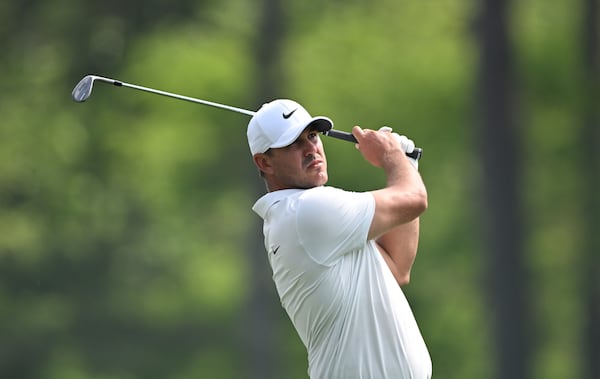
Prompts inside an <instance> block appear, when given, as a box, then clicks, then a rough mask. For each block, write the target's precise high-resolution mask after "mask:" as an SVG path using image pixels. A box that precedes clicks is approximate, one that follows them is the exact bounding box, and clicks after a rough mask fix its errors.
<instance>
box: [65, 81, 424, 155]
mask: <svg viewBox="0 0 600 379" xmlns="http://www.w3.org/2000/svg"><path fill="white" fill-rule="evenodd" d="M95 81H99V82H101V83H108V84H112V85H115V86H117V87H128V88H132V89H136V90H138V91H144V92H150V93H154V94H157V95H162V96H167V97H172V98H175V99H179V100H185V101H189V102H192V103H197V104H203V105H208V106H211V107H215V108H221V109H225V110H228V111H233V112H237V113H242V114H245V115H248V116H254V114H255V113H256V112H253V111H249V110H246V109H242V108H237V107H232V106H230V105H225V104H220V103H215V102H212V101H208V100H201V99H196V98H193V97H188V96H183V95H178V94H176V93H171V92H166V91H161V90H157V89H153V88H148V87H142V86H138V85H136V84H129V83H125V82H122V81H119V80H115V79H110V78H105V77H102V76H97V75H86V76H85V77H84V78H83V79H81V80H80V81H79V83H77V85H76V86H75V88H73V91H72V92H71V95H72V96H73V100H75V101H77V102H84V101H86V100H87V99H88V98H89V97H90V96H91V95H92V89H93V87H94V82H95ZM323 134H324V135H326V136H329V137H333V138H337V139H341V140H344V141H349V142H354V143H357V142H358V141H356V138H354V136H353V135H352V133H348V132H342V131H340V130H334V129H330V130H328V131H325V132H323ZM422 153H423V150H422V149H421V148H418V147H415V149H414V150H413V151H412V152H411V153H407V154H406V155H407V156H409V157H411V158H414V159H416V160H419V159H421V155H422Z"/></svg>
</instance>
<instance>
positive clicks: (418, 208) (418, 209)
mask: <svg viewBox="0 0 600 379" xmlns="http://www.w3.org/2000/svg"><path fill="white" fill-rule="evenodd" d="M428 206H429V204H428V201H427V192H425V191H424V190H423V191H421V192H418V193H416V194H415V195H414V197H413V201H412V210H413V214H414V218H417V217H419V216H420V215H421V214H423V213H424V212H425V211H426V210H427V207H428Z"/></svg>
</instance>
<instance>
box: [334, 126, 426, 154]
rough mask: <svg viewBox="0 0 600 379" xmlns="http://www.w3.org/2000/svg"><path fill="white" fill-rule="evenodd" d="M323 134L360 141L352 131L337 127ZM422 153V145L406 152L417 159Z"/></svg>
mask: <svg viewBox="0 0 600 379" xmlns="http://www.w3.org/2000/svg"><path fill="white" fill-rule="evenodd" d="M323 134H325V135H326V136H329V137H333V138H337V139H341V140H344V141H348V142H354V143H358V141H357V140H356V138H355V137H354V135H352V133H348V132H342V131H340V130H335V129H330V130H329V131H327V132H325V133H323ZM422 155H423V149H421V148H420V147H415V149H414V150H413V151H412V152H410V153H406V156H407V157H410V158H413V159H416V160H419V159H421V156H422Z"/></svg>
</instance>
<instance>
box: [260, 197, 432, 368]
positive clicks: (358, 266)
mask: <svg viewBox="0 0 600 379" xmlns="http://www.w3.org/2000/svg"><path fill="white" fill-rule="evenodd" d="M253 210H254V211H255V212H256V213H258V214H259V215H260V216H261V217H262V218H263V219H264V227H263V232H264V235H265V247H266V249H267V253H268V258H269V262H270V264H271V268H272V269H273V280H274V282H275V286H276V287H277V292H278V294H279V297H280V299H281V304H282V305H283V308H284V309H285V310H286V312H287V314H288V315H289V317H290V319H291V321H292V323H293V324H294V327H295V328H296V331H297V332H298V335H299V336H300V338H301V340H302V342H303V343H304V345H305V346H306V348H307V351H308V365H309V367H308V373H309V375H310V377H311V378H313V379H317V378H319V379H321V378H322V379H335V378H340V379H352V378H361V379H385V378H394V379H403V378H407V379H408V378H411V379H427V378H430V377H431V360H430V357H429V352H428V351H427V347H426V346H425V342H424V341H423V338H422V336H421V333H420V331H419V328H418V326H417V323H416V321H415V318H414V316H413V314H412V311H411V309H410V306H409V304H408V302H407V300H406V298H405V296H404V294H403V292H402V290H401V289H400V286H399V285H398V283H397V282H396V280H395V278H394V276H393V275H392V273H391V271H390V269H389V267H388V266H387V264H386V263H385V261H384V259H383V257H382V256H381V253H380V252H379V251H378V250H377V247H376V244H375V242H374V241H367V235H368V231H369V228H370V224H371V221H372V219H373V215H374V212H375V200H374V198H373V196H372V194H371V193H369V192H363V193H356V192H347V191H343V190H339V189H335V188H332V187H317V188H312V189H309V190H298V189H290V190H281V191H275V192H271V193H268V194H266V195H265V196H263V197H262V198H260V199H259V200H258V201H257V202H256V204H255V205H254V207H253Z"/></svg>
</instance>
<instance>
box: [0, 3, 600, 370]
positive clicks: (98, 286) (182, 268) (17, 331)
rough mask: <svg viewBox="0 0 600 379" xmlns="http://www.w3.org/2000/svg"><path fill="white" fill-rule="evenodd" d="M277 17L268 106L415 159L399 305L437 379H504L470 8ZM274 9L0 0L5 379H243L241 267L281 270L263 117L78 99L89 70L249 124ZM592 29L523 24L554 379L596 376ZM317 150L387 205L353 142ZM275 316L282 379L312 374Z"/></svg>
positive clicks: (567, 7)
mask: <svg viewBox="0 0 600 379" xmlns="http://www.w3.org/2000/svg"><path fill="white" fill-rule="evenodd" d="M282 2H283V5H284V10H285V12H286V14H287V17H288V22H287V23H286V25H285V27H286V28H287V29H288V38H287V40H286V42H285V45H284V50H283V56H282V67H283V69H282V72H283V74H284V77H283V78H282V83H281V87H280V88H281V91H282V93H278V94H276V96H277V97H287V98H292V99H295V100H297V101H299V102H300V103H302V104H303V105H305V106H306V108H307V109H308V110H309V111H310V112H311V113H312V114H314V115H317V114H319V115H328V116H330V117H331V118H332V119H333V120H334V122H335V124H336V128H338V129H341V130H346V131H348V130H350V129H351V127H352V126H353V125H355V124H359V125H361V126H363V127H367V128H378V127H380V126H382V125H390V126H392V127H394V128H395V129H396V130H398V131H400V132H402V133H405V134H407V135H409V136H410V137H411V138H412V139H414V140H415V141H416V142H417V144H418V145H419V146H422V147H423V148H424V151H425V153H424V158H423V160H422V162H421V172H422V175H423V177H424V179H425V182H426V184H427V186H428V190H429V199H430V200H429V204H430V208H429V210H428V211H427V213H426V214H425V215H424V216H423V218H422V232H421V235H422V238H421V245H420V253H419V256H418V258H417V261H416V264H415V266H414V269H413V275H412V282H411V285H410V286H409V287H407V288H406V292H407V294H408V297H409V300H410V301H411V303H412V304H413V309H414V312H415V314H416V317H417V319H418V321H419V324H420V326H421V330H422V333H423V335H424V337H425V340H426V341H427V343H428V345H429V348H430V352H431V355H432V359H433V365H434V377H437V378H446V379H452V378H486V377H490V376H491V370H492V368H491V367H492V362H493V359H494V353H493V351H492V348H491V346H492V343H491V341H490V338H491V337H490V331H489V316H490V314H491V312H493V310H491V309H488V308H487V307H486V304H487V303H486V301H485V298H484V291H483V289H482V287H483V282H484V279H485V277H484V276H485V272H484V268H483V259H484V254H485V252H484V251H482V246H481V240H480V236H479V232H480V227H479V221H478V220H477V212H476V210H477V206H478V205H477V204H478V203H477V197H478V196H479V195H478V191H479V185H480V184H479V181H480V179H481V167H480V165H479V163H478V156H477V146H476V145H477V139H476V138H475V135H476V133H475V132H476V131H475V126H474V122H473V114H474V113H475V110H474V109H473V104H474V102H473V100H474V99H473V96H474V95H473V93H474V81H475V77H474V72H475V71H476V64H477V62H476V51H475V48H476V47H475V44H474V35H473V25H472V22H473V18H474V11H475V10H474V7H473V4H472V3H471V2H467V1H455V0H439V1H435V2H434V1H422V2H407V1H393V0H378V1H370V2H366V1H347V2H341V1H331V2H327V3H326V4H321V3H319V2H310V1H309V2H302V1H294V0H288V1H282ZM259 12H260V8H259V7H258V6H257V4H255V3H253V2H251V1H244V0H224V1H221V2H216V1H215V2H209V1H185V2H176V3H172V4H171V3H169V2H165V1H158V0H155V1H146V2H129V3H120V2H116V1H108V2H85V1H82V0H47V1H28V2H23V1H17V0H8V1H4V2H2V4H1V5H0V43H1V45H2V51H3V53H2V56H1V57H0V67H1V69H2V72H3V75H2V80H1V81H0V89H1V91H0V115H1V120H2V121H1V122H0V377H2V378H39V379H59V378H60V379H71V378H73V379H75V378H77V379H100V378H102V379H104V378H106V379H108V378H111V379H130V378H145V379H152V378H174V379H188V378H244V377H251V375H250V374H249V373H248V372H246V371H245V370H246V367H247V366H246V365H245V363H244V357H245V356H246V355H247V352H246V351H245V350H244V346H246V344H245V343H244V340H245V338H248V337H247V336H248V334H247V333H248V330H247V329H248V325H247V319H246V317H245V312H246V311H247V309H248V307H251V306H252V304H248V299H249V288H250V287H251V282H252V281H253V280H256V278H254V277H253V276H252V274H251V272H250V271H249V268H248V267H249V265H248V261H249V260H251V259H260V260H261V262H262V263H263V264H265V265H266V264H267V261H266V259H264V258H263V257H262V256H260V257H254V256H251V255H250V253H252V251H251V250H250V249H248V244H249V242H248V241H249V238H255V239H260V238H261V236H260V235H255V236H250V235H249V234H250V231H251V230H252V229H251V228H250V225H256V223H257V222H258V220H257V219H256V216H255V215H254V214H252V212H251V210H250V208H251V206H252V204H253V202H254V200H255V199H256V198H257V197H258V196H260V195H261V193H256V190H255V188H256V187H257V186H256V182H258V181H259V179H258V177H257V175H256V173H255V170H254V168H253V167H252V164H251V161H250V154H249V152H248V149H247V146H246V140H245V126H246V124H247V121H248V119H247V118H246V116H244V115H239V114H234V113H230V112H224V111H222V110H218V109H214V108H209V107H204V106H198V105H193V104H191V103H184V102H179V101H176V100H172V99H167V98H161V97H158V96H154V95H150V94H144V93H139V92H135V91H132V90H128V89H120V88H113V87H109V86H106V85H104V84H97V85H96V88H95V89H94V94H93V96H92V97H91V98H90V99H89V100H88V102H87V103H85V104H77V103H74V102H72V101H71V99H70V91H71V89H72V87H73V86H74V85H75V84H76V83H77V81H78V80H79V79H80V78H82V77H83V76H84V75H85V74H98V75H105V76H108V77H114V78H116V79H120V80H123V81H127V82H131V83H137V84H140V85H144V86H149V87H154V88H160V89H164V90H167V91H173V92H177V93H181V94H184V95H189V96H194V97H199V98H204V99H208V100H212V101H217V102H221V103H225V104H231V105H234V106H239V107H242V108H248V109H257V108H258V107H259V106H260V102H266V101H269V100H271V99H259V101H260V102H259V103H257V102H256V99H255V97H254V96H253V93H252V91H253V88H255V86H256V84H257V83H258V82H259V81H261V78H258V77H253V73H254V72H255V70H254V65H255V64H256V63H255V61H254V58H253V53H254V51H253V50H254V49H255V46H256V45H255V39H256V38H257V35H256V24H257V19H258V18H259V17H260V14H259ZM579 14H581V12H580V10H579V5H578V4H577V3H574V2H570V1H567V0H556V1H552V2H547V1H542V0H527V1H521V2H518V3H515V6H514V7H513V12H512V18H511V21H512V29H511V31H512V38H513V41H514V47H515V56H516V59H517V62H516V63H517V71H518V78H519V90H520V93H519V101H520V107H521V109H522V110H523V112H522V114H521V120H520V123H521V125H523V130H522V133H521V143H522V145H523V147H526V148H525V149H524V156H523V157H522V163H523V170H524V172H525V173H526V175H525V179H524V186H523V188H522V197H523V198H524V200H525V214H524V215H523V216H524V217H525V219H526V228H527V230H526V243H527V246H526V251H527V262H528V264H529V265H530V267H529V269H530V270H531V272H532V277H531V284H532V286H533V291H532V293H533V298H532V299H531V302H532V303H533V308H534V310H535V322H536V324H535V335H536V337H537V340H536V344H535V346H536V349H535V352H534V357H535V362H533V365H534V368H535V370H534V371H535V378H539V379H541V378H544V379H553V378H556V379H558V378H567V377H568V378H575V377H578V376H579V375H580V373H581V369H580V367H581V365H582V362H581V358H580V350H581V346H580V339H581V335H580V333H581V332H582V329H581V320H582V318H583V316H584V315H583V314H582V312H583V309H584V307H583V303H584V301H585V299H583V298H582V297H581V296H580V295H579V292H578V285H579V282H578V268H580V267H581V262H580V259H581V257H582V255H581V254H580V253H579V250H578V248H579V247H580V244H579V240H580V238H581V235H580V232H579V231H580V229H581V228H582V225H581V218H580V215H579V213H578V212H579V211H580V208H581V207H582V205H581V203H579V202H578V193H579V191H580V186H581V185H582V184H581V183H582V177H584V176H585V175H598V173H589V172H581V171H580V170H578V169H577V166H576V162H577V158H578V156H577V154H576V150H577V149H575V147H576V143H577V139H578V129H579V128H580V127H581V125H580V114H579V112H580V108H581V96H583V95H582V94H583V91H582V88H583V85H584V83H583V82H582V78H581V76H580V75H579V74H578V73H579V72H580V65H581V62H580V61H579V59H578V57H580V56H581V52H580V46H579V45H578V43H579V40H580V38H581V37H580V36H579V34H578V33H580V30H579V29H578V25H579V23H580V22H581V20H580V19H579V17H578V15H579ZM324 143H325V146H326V149H327V154H328V159H329V167H330V184H331V185H336V186H341V187H344V188H347V189H353V190H369V189H374V188H377V187H379V186H381V185H383V183H384V178H383V176H382V173H381V172H380V171H378V170H376V169H373V168H372V167H369V166H368V164H366V163H365V162H364V161H363V160H362V159H361V158H360V155H359V154H358V153H357V152H356V150H355V149H354V148H353V147H352V146H351V145H349V144H347V143H345V142H341V141H337V140H327V141H325V142H324ZM252 181H254V182H252ZM266 279H268V278H266ZM507 280H510V278H507ZM269 295H273V294H269ZM271 306H273V307H277V306H278V305H277V300H276V299H275V298H273V299H272V303H271ZM276 312H277V315H278V320H277V323H275V324H273V325H272V328H273V330H275V333H276V335H277V338H276V346H274V347H273V350H274V351H277V352H278V353H277V354H278V355H277V357H278V359H279V360H280V361H279V362H278V363H277V364H278V365H279V366H281V368H280V372H279V373H278V377H280V378H299V377H306V356H305V352H304V349H303V347H302V346H301V343H300V340H299V339H298V338H297V337H296V336H295V333H294V331H293V329H292V328H291V326H290V325H289V321H288V320H287V317H286V315H285V314H284V312H283V311H282V310H280V309H279V308H277V310H276ZM567 325H568V326H567ZM265 343H267V342H265Z"/></svg>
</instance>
